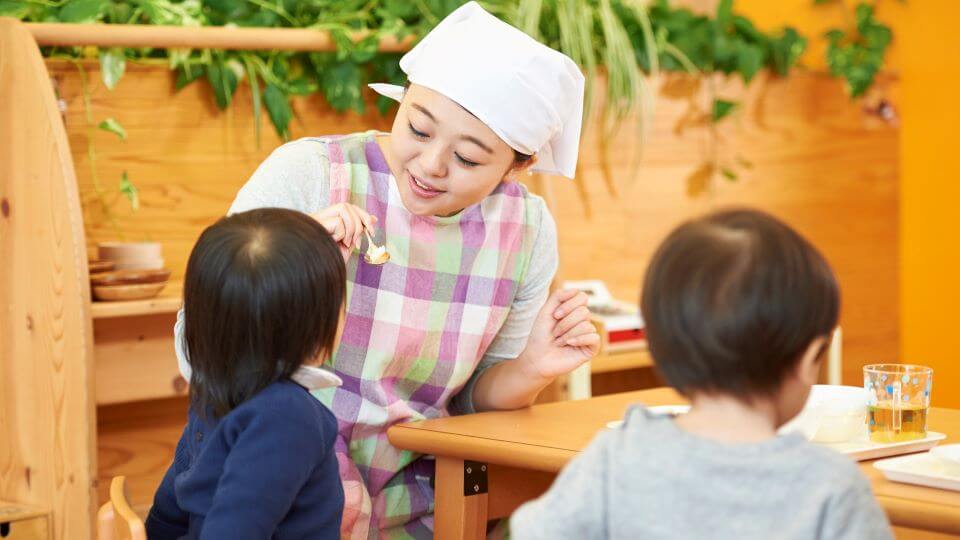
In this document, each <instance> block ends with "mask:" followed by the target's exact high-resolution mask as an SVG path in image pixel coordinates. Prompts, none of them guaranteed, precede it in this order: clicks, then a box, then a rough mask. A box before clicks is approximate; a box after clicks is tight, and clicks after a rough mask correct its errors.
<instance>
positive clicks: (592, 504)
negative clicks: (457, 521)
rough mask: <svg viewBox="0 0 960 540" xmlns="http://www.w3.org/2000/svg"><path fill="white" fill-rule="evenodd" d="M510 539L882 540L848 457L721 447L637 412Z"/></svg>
mask: <svg viewBox="0 0 960 540" xmlns="http://www.w3.org/2000/svg"><path fill="white" fill-rule="evenodd" d="M510 531H511V536H512V537H513V538H516V539H517V540H535V539H540V538H543V539H547V538H549V539H554V540H555V539H563V538H571V539H573V538H576V539H578V540H582V539H592V538H617V539H620V538H624V539H626V538H629V539H640V540H647V539H661V538H662V539H671V540H672V539H677V538H683V539H685V540H692V539H699V538H704V539H706V538H710V539H726V538H730V539H737V540H747V539H757V540H770V539H777V540H791V539H797V540H800V539H803V540H812V539H824V540H826V539H845V540H847V539H848V540H873V539H884V540H885V539H890V538H892V537H893V536H892V533H891V531H890V525H889V523H888V521H887V518H886V516H885V515H884V513H883V511H882V510H881V509H880V507H879V505H878V504H877V502H876V499H874V497H873V493H872V492H871V489H870V484H869V482H868V481H867V479H866V477H864V476H863V474H862V473H861V472H860V470H859V468H858V467H857V465H856V463H854V462H853V461H852V460H851V459H850V458H848V457H847V456H844V455H842V454H839V453H836V452H833V451H831V450H828V449H825V448H820V447H817V446H815V445H813V444H811V443H809V442H807V441H806V440H804V439H803V438H802V437H801V436H799V435H790V436H783V437H777V438H775V439H771V440H769V441H764V442H761V443H755V444H724V443H720V442H716V441H710V440H707V439H703V438H701V437H698V436H696V435H693V434H691V433H688V432H686V431H683V430H681V429H680V428H678V427H677V426H676V424H674V422H673V421H672V420H671V419H670V418H668V417H665V416H660V415H656V414H654V413H652V412H650V411H649V410H647V409H646V408H643V407H640V406H637V407H634V408H631V410H630V411H628V412H627V417H626V421H625V422H624V425H623V426H622V427H621V428H620V429H616V430H610V431H607V432H604V433H601V434H600V435H599V436H597V438H596V439H594V440H593V442H591V443H590V445H589V447H588V448H587V449H586V450H585V451H584V452H583V453H582V454H581V455H580V456H578V457H577V458H576V459H574V460H573V461H572V462H571V463H570V464H569V465H568V466H567V467H566V468H565V469H564V470H563V471H562V472H561V473H560V475H559V476H558V477H557V480H556V482H554V484H553V486H552V487H551V488H550V490H549V491H548V492H547V493H546V494H545V495H544V496H543V497H541V498H540V499H538V500H536V501H532V502H530V503H527V504H525V505H524V506H522V507H521V508H520V509H518V510H517V511H516V512H515V513H514V515H513V517H512V519H511V522H510Z"/></svg>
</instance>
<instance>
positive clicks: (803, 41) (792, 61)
mask: <svg viewBox="0 0 960 540" xmlns="http://www.w3.org/2000/svg"><path fill="white" fill-rule="evenodd" d="M806 48H807V38H805V37H803V36H801V35H800V34H798V33H797V31H796V29H794V28H791V27H787V28H784V29H783V33H782V34H781V35H780V36H779V37H777V38H774V39H772V40H770V59H771V62H772V63H773V70H774V71H775V72H776V73H777V75H780V76H781V77H785V76H786V75H787V73H789V72H790V68H791V67H793V66H795V65H796V64H797V61H799V60H800V56H801V55H802V54H803V51H804V50H806Z"/></svg>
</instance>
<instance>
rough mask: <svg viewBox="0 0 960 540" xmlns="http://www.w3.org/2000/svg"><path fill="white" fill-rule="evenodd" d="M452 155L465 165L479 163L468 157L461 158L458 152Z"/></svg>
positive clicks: (473, 165)
mask: <svg viewBox="0 0 960 540" xmlns="http://www.w3.org/2000/svg"><path fill="white" fill-rule="evenodd" d="M454 155H456V156H457V160H458V161H459V162H460V163H462V164H463V165H464V166H465V167H476V166H477V165H479V163H476V162H474V161H470V160H469V159H463V158H462V157H460V154H454Z"/></svg>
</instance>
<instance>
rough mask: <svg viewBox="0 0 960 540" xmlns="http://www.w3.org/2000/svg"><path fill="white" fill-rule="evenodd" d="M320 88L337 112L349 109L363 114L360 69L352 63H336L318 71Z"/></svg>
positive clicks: (363, 105)
mask: <svg viewBox="0 0 960 540" xmlns="http://www.w3.org/2000/svg"><path fill="white" fill-rule="evenodd" d="M317 75H318V77H319V79H320V81H319V82H320V88H321V89H322V90H323V94H324V96H325V97H326V98H327V102H329V103H330V106H331V107H333V108H334V110H336V111H337V112H343V111H346V110H348V109H354V110H355V111H357V112H359V113H360V114H363V112H364V110H365V104H364V102H363V97H362V96H361V94H360V82H361V80H360V75H361V73H360V67H359V66H357V65H356V64H353V63H351V62H336V63H333V64H330V65H328V66H326V67H325V68H324V69H322V70H318V74H317Z"/></svg>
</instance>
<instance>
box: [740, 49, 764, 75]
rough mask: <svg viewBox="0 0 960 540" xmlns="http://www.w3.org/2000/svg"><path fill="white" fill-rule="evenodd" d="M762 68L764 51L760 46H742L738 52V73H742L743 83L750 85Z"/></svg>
mask: <svg viewBox="0 0 960 540" xmlns="http://www.w3.org/2000/svg"><path fill="white" fill-rule="evenodd" d="M761 68H763V49H762V48H760V46H759V45H751V44H749V43H743V44H741V45H740V49H739V50H738V51H737V71H739V72H740V77H742V78H743V82H745V83H749V82H750V80H751V79H753V77H754V75H756V74H757V72H758V71H760V69H761Z"/></svg>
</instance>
